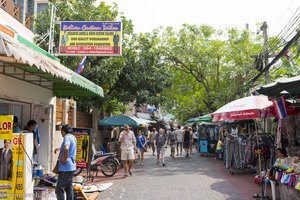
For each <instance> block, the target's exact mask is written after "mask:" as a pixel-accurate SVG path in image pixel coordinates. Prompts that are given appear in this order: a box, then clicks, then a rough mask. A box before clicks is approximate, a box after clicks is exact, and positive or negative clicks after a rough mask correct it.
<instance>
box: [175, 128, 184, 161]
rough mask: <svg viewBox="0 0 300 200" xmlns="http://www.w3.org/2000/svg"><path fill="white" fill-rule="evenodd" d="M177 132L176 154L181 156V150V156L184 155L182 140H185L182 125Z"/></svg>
mask: <svg viewBox="0 0 300 200" xmlns="http://www.w3.org/2000/svg"><path fill="white" fill-rule="evenodd" d="M175 133H176V140H177V145H176V147H177V148H176V149H177V154H176V156H179V152H180V156H181V155H182V141H183V131H182V130H181V126H178V129H177V130H176V132H175Z"/></svg>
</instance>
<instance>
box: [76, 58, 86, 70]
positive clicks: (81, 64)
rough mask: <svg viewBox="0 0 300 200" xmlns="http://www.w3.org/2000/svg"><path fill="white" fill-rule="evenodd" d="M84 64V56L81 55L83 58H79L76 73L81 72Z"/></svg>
mask: <svg viewBox="0 0 300 200" xmlns="http://www.w3.org/2000/svg"><path fill="white" fill-rule="evenodd" d="M85 64H86V56H84V57H83V59H82V60H81V62H80V63H79V65H78V67H77V70H76V73H77V74H82V73H83V70H84V65H85Z"/></svg>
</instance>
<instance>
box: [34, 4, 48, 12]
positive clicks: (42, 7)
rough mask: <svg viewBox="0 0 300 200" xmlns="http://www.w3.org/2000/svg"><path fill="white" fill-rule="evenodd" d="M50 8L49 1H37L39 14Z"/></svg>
mask: <svg viewBox="0 0 300 200" xmlns="http://www.w3.org/2000/svg"><path fill="white" fill-rule="evenodd" d="M47 8H48V3H37V14H39V13H40V12H42V11H43V10H46V9H47Z"/></svg>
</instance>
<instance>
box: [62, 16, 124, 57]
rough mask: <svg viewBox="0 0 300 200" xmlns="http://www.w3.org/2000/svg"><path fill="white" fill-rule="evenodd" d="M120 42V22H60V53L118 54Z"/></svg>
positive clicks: (120, 48) (119, 52)
mask: <svg viewBox="0 0 300 200" xmlns="http://www.w3.org/2000/svg"><path fill="white" fill-rule="evenodd" d="M121 44H122V23H121V22H94V21H90V22H78V21H63V22H61V23H60V40H59V54H60V55H68V56H72V55H73V56H77V55H90V56H91V55H93V56H119V55H121V52H122V45H121Z"/></svg>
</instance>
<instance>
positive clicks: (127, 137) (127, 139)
mask: <svg viewBox="0 0 300 200" xmlns="http://www.w3.org/2000/svg"><path fill="white" fill-rule="evenodd" d="M123 138H124V140H123ZM122 140H123V141H122ZM119 141H120V142H121V149H122V150H131V149H133V148H134V146H133V142H136V139H135V136H134V133H133V132H132V131H129V132H128V133H126V132H125V131H122V132H121V133H120V138H119Z"/></svg>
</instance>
